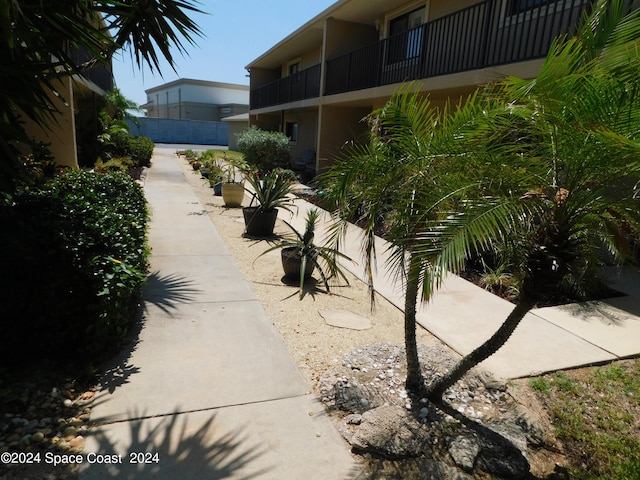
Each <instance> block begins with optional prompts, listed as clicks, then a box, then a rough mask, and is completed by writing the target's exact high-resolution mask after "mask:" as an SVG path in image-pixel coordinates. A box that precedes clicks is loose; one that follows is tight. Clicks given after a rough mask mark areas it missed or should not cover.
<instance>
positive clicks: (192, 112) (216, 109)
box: [140, 78, 249, 122]
mask: <svg viewBox="0 0 640 480" xmlns="http://www.w3.org/2000/svg"><path fill="white" fill-rule="evenodd" d="M145 93H146V94H147V103H145V104H144V105H141V106H140V107H141V108H143V109H145V110H146V111H147V117H150V118H172V119H181V120H204V121H211V122H217V121H220V120H222V119H223V118H225V117H231V116H233V115H238V114H241V113H247V112H248V111H249V86H248V85H237V84H233V83H220V82H208V81H205V80H193V79H189V78H180V79H178V80H175V81H173V82H169V83H165V84H164V85H159V86H157V87H153V88H150V89H149V90H145Z"/></svg>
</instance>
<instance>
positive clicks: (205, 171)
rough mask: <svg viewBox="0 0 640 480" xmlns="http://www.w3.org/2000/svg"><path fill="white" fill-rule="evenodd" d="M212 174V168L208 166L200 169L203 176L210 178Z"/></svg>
mask: <svg viewBox="0 0 640 480" xmlns="http://www.w3.org/2000/svg"><path fill="white" fill-rule="evenodd" d="M210 174H211V170H209V169H208V168H201V169H200V175H202V178H209V175H210Z"/></svg>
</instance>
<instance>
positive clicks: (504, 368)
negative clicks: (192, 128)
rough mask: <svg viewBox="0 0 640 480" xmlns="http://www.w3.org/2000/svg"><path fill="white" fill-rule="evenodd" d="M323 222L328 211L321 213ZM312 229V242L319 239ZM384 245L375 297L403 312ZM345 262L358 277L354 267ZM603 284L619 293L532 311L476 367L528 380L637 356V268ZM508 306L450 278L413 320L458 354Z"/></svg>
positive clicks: (491, 329) (495, 324) (301, 205)
mask: <svg viewBox="0 0 640 480" xmlns="http://www.w3.org/2000/svg"><path fill="white" fill-rule="evenodd" d="M310 208H314V207H313V205H310V204H309V203H307V202H298V210H297V215H296V217H292V218H289V219H287V220H288V221H289V222H290V223H292V224H293V225H294V226H296V228H299V229H302V230H303V229H304V216H305V215H306V211H307V210H308V209H310ZM322 219H323V221H324V222H325V223H327V222H329V221H330V218H329V216H328V215H326V214H325V215H324V216H323V217H322ZM360 235H361V233H360V230H359V229H358V228H356V227H350V228H349V230H348V233H347V237H346V241H345V243H344V252H345V253H346V254H347V255H349V256H350V257H351V258H352V259H354V260H360V259H361V258H362V256H361V249H360V239H361V237H360ZM322 237H323V229H322V228H319V230H318V234H317V235H316V240H317V242H322ZM388 247H389V245H388V244H387V242H385V241H384V240H382V239H380V238H378V239H377V243H376V255H377V258H378V262H377V268H376V269H375V276H374V287H375V290H376V292H377V293H378V294H380V295H382V296H383V297H384V298H386V299H387V300H389V301H390V302H391V303H393V304H394V305H395V306H396V307H398V308H399V309H400V310H404V298H403V290H402V288H400V286H399V284H397V283H395V282H393V278H392V276H391V275H390V274H389V272H388V271H387V269H386V268H385V262H386V259H387V258H388V254H387V253H388V252H387V250H388ZM345 267H346V268H348V269H349V270H351V271H352V273H353V274H354V275H356V276H357V277H359V278H360V279H362V280H364V279H365V276H364V269H363V268H362V267H361V266H355V267H353V266H351V265H350V264H345ZM606 273H607V275H608V279H609V285H610V286H611V287H612V288H614V289H616V290H618V291H620V292H622V293H624V294H626V295H625V296H621V297H617V298H611V299H607V300H603V301H593V302H585V303H580V304H570V305H563V306H557V307H547V308H538V309H533V310H532V311H531V312H530V313H529V314H527V315H526V317H525V318H524V319H523V320H522V322H521V324H520V325H519V326H518V328H517V329H516V331H515V332H514V334H513V335H512V337H511V338H510V339H509V340H508V342H507V343H506V344H505V345H504V346H503V347H502V348H501V349H500V350H499V351H498V352H497V353H495V354H494V355H493V356H491V357H490V358H488V359H487V360H485V361H484V362H482V364H481V366H482V367H484V368H486V369H487V370H489V371H491V372H492V373H493V374H494V375H496V376H497V377H501V378H503V379H510V378H519V377H528V376H533V375H538V374H541V373H545V372H550V371H554V370H561V369H566V368H572V367H578V366H584V365H592V364H597V363H601V362H607V361H612V360H617V359H621V358H625V357H631V356H638V355H640V273H639V272H638V270H637V269H634V268H631V267H625V268H622V269H616V268H611V269H609V271H608V272H606ZM512 309H513V305H512V304H511V303H509V302H508V301H506V300H503V299H501V298H499V297H497V296H495V295H493V294H491V293H489V292H487V291H485V290H483V289H482V288H479V287H478V286H476V285H474V284H472V283H470V282H468V281H466V280H464V279H462V278H460V277H457V276H455V275H451V276H450V277H448V278H447V279H446V281H445V282H444V285H443V287H442V288H441V289H440V290H439V291H438V292H436V294H435V295H434V297H433V298H432V300H431V301H430V302H429V304H427V305H424V306H422V307H421V308H420V309H419V311H418V314H417V320H418V323H419V324H420V325H422V326H423V327H424V328H426V329H427V330H428V331H429V332H431V333H432V334H434V335H435V336H436V337H438V338H439V339H440V340H442V341H443V342H444V343H446V344H447V345H449V346H450V347H451V348H453V349H454V350H455V351H456V352H458V353H459V354H461V355H466V354H468V353H470V352H471V351H473V350H474V349H475V348H476V347H478V346H480V345H481V344H482V343H483V342H484V341H485V340H486V339H488V338H489V337H491V335H492V334H493V333H495V332H496V330H497V329H498V328H499V326H500V325H501V324H502V322H503V321H504V320H505V319H506V318H507V315H508V314H509V312H510V311H511V310H512Z"/></svg>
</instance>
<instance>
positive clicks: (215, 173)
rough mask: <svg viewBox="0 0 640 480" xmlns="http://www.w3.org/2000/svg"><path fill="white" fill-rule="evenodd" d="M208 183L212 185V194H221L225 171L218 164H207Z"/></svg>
mask: <svg viewBox="0 0 640 480" xmlns="http://www.w3.org/2000/svg"><path fill="white" fill-rule="evenodd" d="M207 178H208V179H209V185H211V187H213V194H214V195H216V196H218V197H219V196H221V195H222V181H223V180H224V179H225V172H224V170H223V169H222V167H221V166H220V165H218V164H217V163H215V162H214V163H212V164H211V165H210V166H209V174H208V177H207Z"/></svg>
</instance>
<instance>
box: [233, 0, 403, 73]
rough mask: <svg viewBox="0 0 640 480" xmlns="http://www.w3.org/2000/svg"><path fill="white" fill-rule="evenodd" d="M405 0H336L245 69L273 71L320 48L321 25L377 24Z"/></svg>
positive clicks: (322, 26) (322, 31)
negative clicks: (330, 22) (331, 20)
mask: <svg viewBox="0 0 640 480" xmlns="http://www.w3.org/2000/svg"><path fill="white" fill-rule="evenodd" d="M406 3H407V1H406V0H339V1H338V2H336V3H334V4H333V5H331V6H330V7H329V8H327V9H326V10H324V11H323V12H321V13H320V14H318V15H317V16H315V17H314V18H312V19H311V20H309V21H308V22H307V23H305V24H304V25H302V26H301V27H300V28H298V29H297V30H296V31H294V32H293V33H291V34H290V35H288V36H287V37H285V38H284V39H283V40H281V41H280V42H279V43H277V44H276V45H274V46H273V47H272V48H270V49H269V50H267V51H266V52H265V53H263V54H262V55H261V56H259V57H258V58H256V59H255V60H254V61H252V62H251V63H249V64H248V65H247V66H246V67H245V68H246V69H247V70H249V71H250V70H251V69H252V68H264V69H275V68H278V67H280V66H281V65H282V64H283V63H286V62H287V61H289V60H291V58H293V57H295V56H298V55H299V54H300V52H301V51H305V50H310V49H312V48H315V47H318V46H321V45H322V40H323V35H324V24H325V22H326V20H327V19H329V18H334V19H336V20H342V21H345V22H352V23H360V24H365V25H376V21H381V20H382V19H383V18H384V16H385V15H386V14H387V13H388V12H389V11H392V10H394V9H396V8H399V7H401V6H403V5H406Z"/></svg>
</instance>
